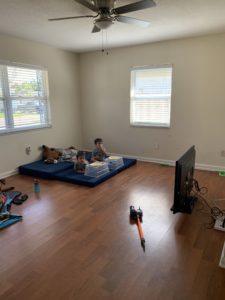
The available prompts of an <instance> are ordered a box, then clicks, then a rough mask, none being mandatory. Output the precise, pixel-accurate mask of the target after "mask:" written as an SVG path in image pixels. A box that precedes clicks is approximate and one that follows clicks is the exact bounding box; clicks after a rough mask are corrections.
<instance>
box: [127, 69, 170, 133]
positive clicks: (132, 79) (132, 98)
mask: <svg viewBox="0 0 225 300" xmlns="http://www.w3.org/2000/svg"><path fill="white" fill-rule="evenodd" d="M164 68H165V69H166V68H169V69H171V88H170V95H169V111H168V112H169V122H168V124H166V123H161V124H160V123H154V122H134V121H133V118H132V110H133V108H132V106H133V104H134V102H135V101H136V100H135V99H137V97H135V71H142V70H154V69H164ZM172 86H173V64H163V65H151V66H141V67H132V68H131V70H130V126H132V127H150V128H166V129H167V128H170V127H171V102H172ZM140 98H141V97H140ZM140 98H139V99H140ZM149 98H150V97H149ZM143 99H144V97H143ZM146 99H147V97H146Z"/></svg>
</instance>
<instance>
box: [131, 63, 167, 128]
mask: <svg viewBox="0 0 225 300" xmlns="http://www.w3.org/2000/svg"><path fill="white" fill-rule="evenodd" d="M171 83H172V67H171V66H166V67H153V68H134V69H132V70H131V99H130V124H131V125H134V126H155V127H170V102H171Z"/></svg>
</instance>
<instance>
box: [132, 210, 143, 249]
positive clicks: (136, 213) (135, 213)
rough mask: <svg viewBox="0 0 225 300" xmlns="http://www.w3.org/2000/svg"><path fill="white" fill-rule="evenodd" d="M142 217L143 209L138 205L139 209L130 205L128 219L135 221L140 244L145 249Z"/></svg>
mask: <svg viewBox="0 0 225 300" xmlns="http://www.w3.org/2000/svg"><path fill="white" fill-rule="evenodd" d="M142 217H143V211H142V210H141V209H140V207H139V209H135V208H134V206H130V219H131V220H135V221H136V224H137V227H138V231H139V235H140V239H141V246H142V248H143V250H144V251H145V238H144V233H143V230H142V226H141V222H142Z"/></svg>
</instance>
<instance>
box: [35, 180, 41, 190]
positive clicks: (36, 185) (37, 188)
mask: <svg viewBox="0 0 225 300" xmlns="http://www.w3.org/2000/svg"><path fill="white" fill-rule="evenodd" d="M34 192H35V193H40V184H39V180H38V179H34Z"/></svg>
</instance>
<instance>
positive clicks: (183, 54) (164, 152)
mask: <svg viewBox="0 0 225 300" xmlns="http://www.w3.org/2000/svg"><path fill="white" fill-rule="evenodd" d="M163 64H172V65H173V91H172V107H171V128H170V129H162V128H138V127H131V126H130V124H129V101H130V68H131V67H132V66H144V65H148V66H152V65H163ZM80 76H81V77H80V81H81V97H82V110H81V111H82V126H83V141H84V146H85V147H86V148H92V140H93V138H94V137H97V136H100V137H102V138H104V140H105V144H106V146H107V148H108V150H109V151H110V152H113V153H121V154H126V155H133V156H140V157H145V158H150V159H152V158H153V159H159V160H172V161H174V160H176V159H177V158H178V156H180V155H181V154H182V153H183V152H184V151H185V150H186V149H187V148H188V147H189V146H191V145H193V144H194V145H196V149H197V163H199V164H203V165H212V166H224V167H225V157H222V156H221V150H224V149H225V132H224V130H225V35H224V34H220V35H213V36H206V37H199V38H191V39H183V40H175V41H168V42H160V43H153V44H147V45H142V46H136V47H129V48H120V49H114V50H111V51H110V53H109V55H108V56H107V55H103V54H102V53H101V52H100V51H99V52H94V53H86V54H82V55H80ZM156 144H158V145H159V148H158V149H156Z"/></svg>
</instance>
